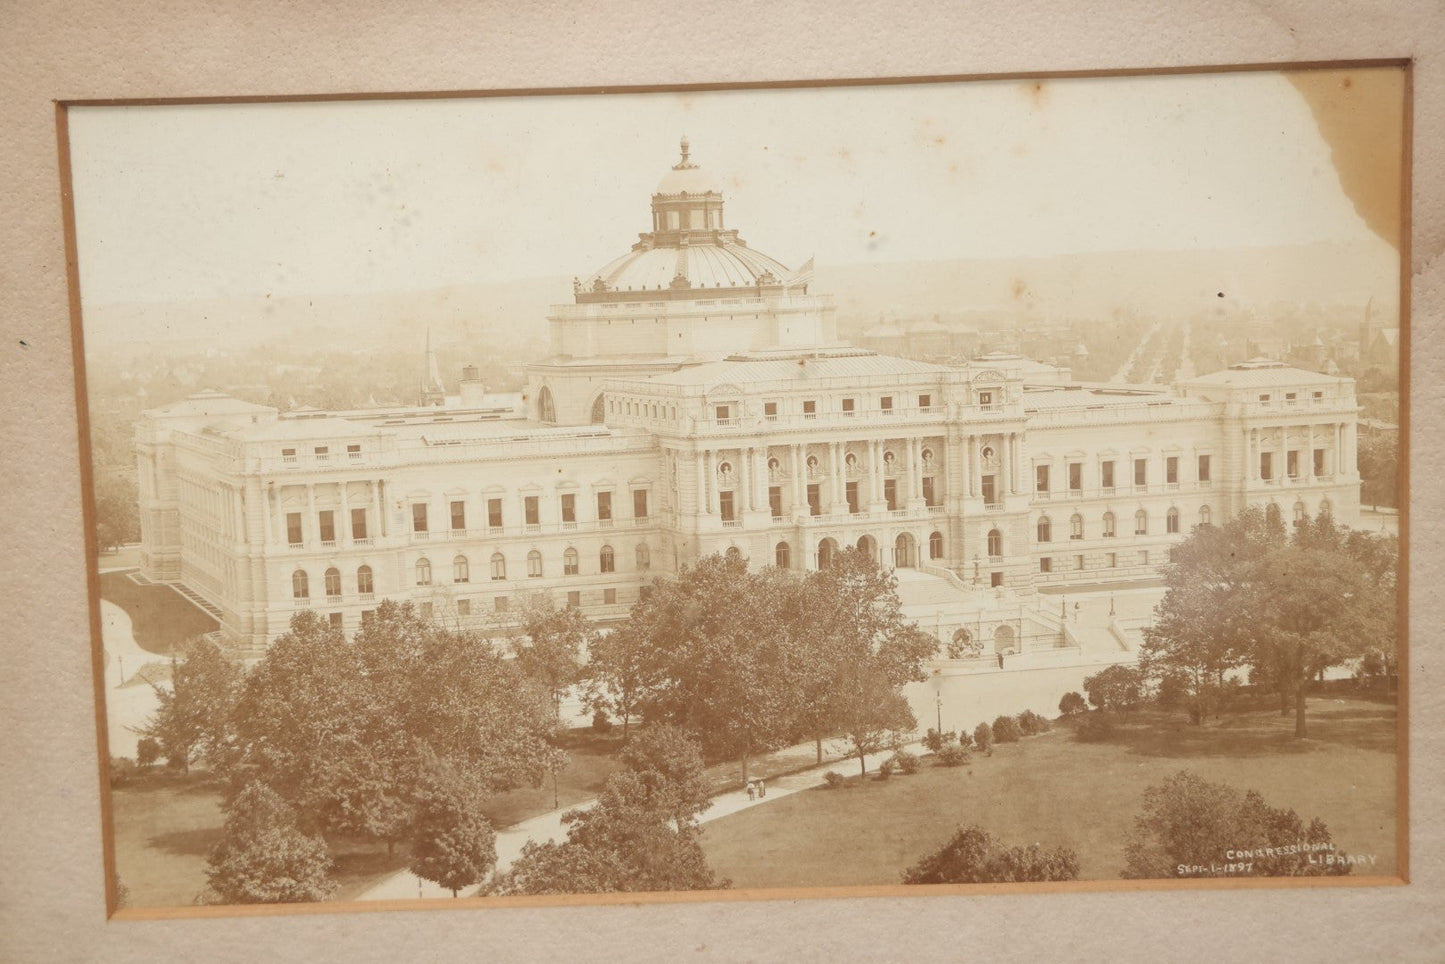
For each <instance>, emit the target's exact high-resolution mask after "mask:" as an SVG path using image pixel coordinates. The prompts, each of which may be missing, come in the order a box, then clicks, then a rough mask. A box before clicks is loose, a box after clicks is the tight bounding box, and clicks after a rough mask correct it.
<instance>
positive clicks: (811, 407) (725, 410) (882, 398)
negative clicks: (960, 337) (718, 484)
mask: <svg viewBox="0 0 1445 964" xmlns="http://www.w3.org/2000/svg"><path fill="white" fill-rule="evenodd" d="M983 394H984V395H988V396H989V398H988V401H987V402H981V404H990V403H991V402H992V395H991V394H990V393H987V392H985V393H983ZM912 397H913V398H916V399H917V401H918V409H919V410H920V411H924V412H927V411H931V410H932V408H933V394H932V393H931V392H922V393H919V394H918V395H914V396H912ZM859 401H860V399H859V398H858V397H857V396H848V397H846V398H841V399H839V400H838V412H839V413H840V414H842V415H856V414H857V413H858V412H860V411H862V410H863V409H861V408H860V407H859V404H858V403H859ZM907 401H908V400H907V399H906V398H905V397H904V396H901V395H893V394H889V395H879V396H878V407H877V408H876V409H873V410H874V411H878V412H896V411H900V407H899V406H900V404H902V405H906V404H907ZM782 404H783V403H782V402H777V401H765V402H763V418H765V419H767V420H768V421H775V420H776V419H777V417H778V415H779V414H780V408H781V406H782ZM644 408H645V406H644ZM818 411H819V409H818V399H816V398H805V399H802V400H801V401H800V402H799V406H798V413H799V414H801V415H802V416H803V417H804V418H817V417H818ZM712 412H713V418H714V420H715V421H716V422H717V424H719V425H732V424H734V423H735V422H736V420H737V419H738V418H739V416H741V414H742V406H741V405H740V404H738V403H737V402H717V403H714V404H713V407H712ZM628 414H635V412H633V411H631V410H630V409H629V411H628ZM644 414H645V412H644ZM653 417H654V418H655V417H656V416H655V415H654V416H653Z"/></svg>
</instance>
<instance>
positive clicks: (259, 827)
mask: <svg viewBox="0 0 1445 964" xmlns="http://www.w3.org/2000/svg"><path fill="white" fill-rule="evenodd" d="M330 867H331V858H330V857H329V856H328V855H327V852H326V843H325V841H323V840H322V839H321V838H320V837H319V836H308V835H306V834H304V833H302V832H301V831H300V830H299V829H297V826H296V813H295V811H294V810H293V809H292V808H291V806H290V805H288V804H287V803H286V801H284V800H282V799H281V797H280V796H278V795H277V794H276V793H275V792H274V791H272V790H271V789H270V788H269V787H267V786H266V785H265V784H263V783H251V784H248V785H247V786H246V788H245V789H244V790H242V791H241V792H240V794H238V795H237V796H236V798H235V799H234V800H232V801H231V802H230V804H229V805H228V806H227V807H226V823H225V828H224V829H223V830H222V835H221V840H220V842H219V843H217V844H216V846H215V847H214V848H212V850H211V853H210V855H209V857H208V858H207V869H206V879H207V881H208V882H209V884H210V889H211V892H212V895H211V896H212V897H213V898H214V899H215V901H216V902H218V903H227V904H262V903H300V902H303V901H315V900H325V899H326V898H327V897H329V896H331V894H332V892H333V891H334V890H335V884H334V883H333V882H332V881H331V879H330V878H329V877H328V876H327V874H328V872H329V871H330Z"/></svg>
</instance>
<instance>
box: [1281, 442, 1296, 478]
mask: <svg viewBox="0 0 1445 964" xmlns="http://www.w3.org/2000/svg"><path fill="white" fill-rule="evenodd" d="M1284 470H1285V472H1286V473H1287V474H1288V475H1289V477H1290V478H1292V479H1297V478H1299V450H1297V449H1290V450H1289V451H1288V452H1286V453H1284Z"/></svg>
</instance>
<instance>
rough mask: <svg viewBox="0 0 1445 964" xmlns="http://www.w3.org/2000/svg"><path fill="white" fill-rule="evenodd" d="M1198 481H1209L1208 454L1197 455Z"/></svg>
mask: <svg viewBox="0 0 1445 964" xmlns="http://www.w3.org/2000/svg"><path fill="white" fill-rule="evenodd" d="M1199 481H1201V482H1208V481H1209V456H1207V455H1201V456H1199Z"/></svg>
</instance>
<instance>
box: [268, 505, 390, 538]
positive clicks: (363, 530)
mask: <svg viewBox="0 0 1445 964" xmlns="http://www.w3.org/2000/svg"><path fill="white" fill-rule="evenodd" d="M338 514H339V513H338V512H337V510H335V509H322V510H320V511H319V512H317V513H316V536H317V538H318V539H320V540H321V542H322V544H323V545H327V544H332V543H335V542H336V533H337V525H336V523H337V516H338ZM366 516H367V513H366V508H365V507H364V506H363V507H361V508H358V509H352V510H351V539H352V541H353V542H361V541H362V540H363V539H368V538H370V537H371V536H370V530H369V529H368V528H367V525H366ZM286 542H287V543H288V544H290V545H293V546H299V545H304V544H305V542H306V533H305V531H304V529H303V524H302V513H300V512H288V513H286Z"/></svg>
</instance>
